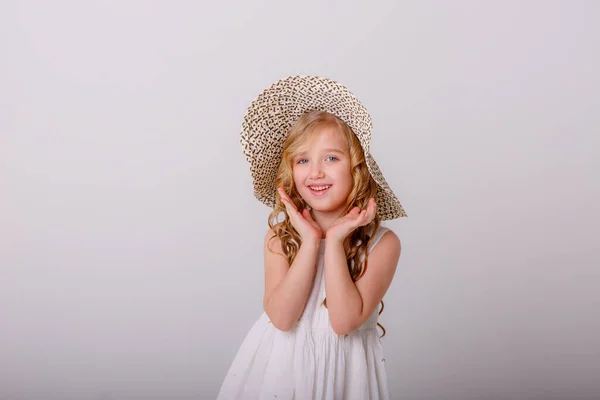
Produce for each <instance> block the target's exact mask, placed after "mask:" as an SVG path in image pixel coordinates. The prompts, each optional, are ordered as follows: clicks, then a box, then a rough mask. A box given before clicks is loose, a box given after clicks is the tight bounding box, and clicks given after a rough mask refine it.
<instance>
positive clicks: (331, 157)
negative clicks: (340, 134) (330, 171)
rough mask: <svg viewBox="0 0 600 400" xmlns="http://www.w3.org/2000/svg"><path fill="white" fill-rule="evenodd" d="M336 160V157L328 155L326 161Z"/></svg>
mask: <svg viewBox="0 0 600 400" xmlns="http://www.w3.org/2000/svg"><path fill="white" fill-rule="evenodd" d="M337 160H338V158H337V157H335V156H329V157H327V161H337Z"/></svg>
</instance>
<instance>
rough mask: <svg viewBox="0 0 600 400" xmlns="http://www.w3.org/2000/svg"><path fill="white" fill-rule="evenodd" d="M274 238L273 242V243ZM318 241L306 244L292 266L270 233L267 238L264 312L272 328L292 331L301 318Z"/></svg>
mask: <svg viewBox="0 0 600 400" xmlns="http://www.w3.org/2000/svg"><path fill="white" fill-rule="evenodd" d="M271 238H273V239H272V240H271ZM318 252H319V241H318V240H309V241H307V242H303V243H302V245H301V246H300V249H299V250H298V253H297V254H296V258H295V259H294V262H293V263H292V265H291V266H290V265H289V263H288V261H287V259H286V258H285V257H284V256H283V251H282V249H281V241H280V240H279V238H278V237H276V236H275V237H274V233H273V231H272V230H271V229H269V231H268V232H267V234H266V236H265V243H264V260H265V294H264V298H263V304H264V308H265V312H266V313H267V315H268V316H269V318H270V319H271V322H272V323H273V325H274V326H275V327H276V328H277V329H279V330H282V331H289V330H290V329H291V328H292V327H293V326H294V324H295V323H296V322H297V321H298V320H299V319H300V317H301V316H302V312H303V311H304V307H305V306H306V301H307V300H308V296H309V294H310V291H311V289H312V285H313V280H314V278H315V272H316V261H317V255H318Z"/></svg>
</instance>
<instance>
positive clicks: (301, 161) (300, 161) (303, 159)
mask: <svg viewBox="0 0 600 400" xmlns="http://www.w3.org/2000/svg"><path fill="white" fill-rule="evenodd" d="M307 162H308V160H307V159H306V158H301V159H299V160H298V161H296V164H305V163H307Z"/></svg>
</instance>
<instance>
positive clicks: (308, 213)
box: [302, 208, 313, 221]
mask: <svg viewBox="0 0 600 400" xmlns="http://www.w3.org/2000/svg"><path fill="white" fill-rule="evenodd" d="M302 216H303V217H304V218H306V219H307V220H309V221H312V220H313V219H312V216H311V215H310V211H308V210H307V209H306V208H305V209H304V210H302Z"/></svg>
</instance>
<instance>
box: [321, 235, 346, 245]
mask: <svg viewBox="0 0 600 400" xmlns="http://www.w3.org/2000/svg"><path fill="white" fill-rule="evenodd" d="M344 240H346V238H345V237H342V238H340V237H337V236H334V235H328V236H326V237H325V243H326V244H327V245H334V246H335V245H343V244H344Z"/></svg>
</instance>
